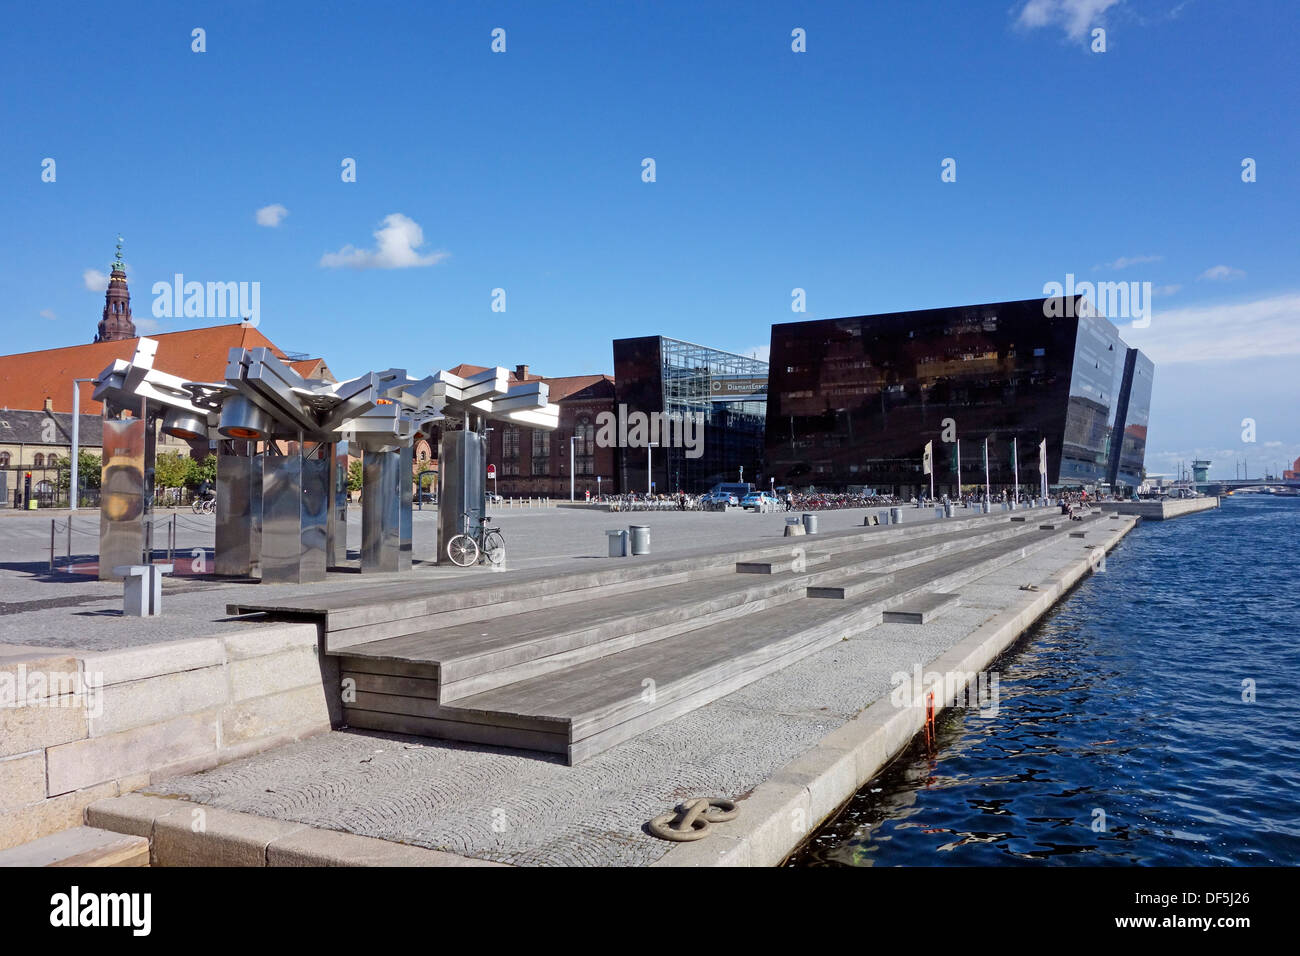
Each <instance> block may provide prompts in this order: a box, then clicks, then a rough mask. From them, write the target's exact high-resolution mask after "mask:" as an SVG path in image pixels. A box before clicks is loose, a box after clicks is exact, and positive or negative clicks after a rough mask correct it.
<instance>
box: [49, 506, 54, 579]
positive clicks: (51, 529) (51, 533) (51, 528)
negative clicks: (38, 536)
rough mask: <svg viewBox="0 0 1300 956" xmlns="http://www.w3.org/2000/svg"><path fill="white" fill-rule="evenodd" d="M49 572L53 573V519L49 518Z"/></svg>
mask: <svg viewBox="0 0 1300 956" xmlns="http://www.w3.org/2000/svg"><path fill="white" fill-rule="evenodd" d="M50 573H51V574H53V573H54V519H53V518H51V519H50Z"/></svg>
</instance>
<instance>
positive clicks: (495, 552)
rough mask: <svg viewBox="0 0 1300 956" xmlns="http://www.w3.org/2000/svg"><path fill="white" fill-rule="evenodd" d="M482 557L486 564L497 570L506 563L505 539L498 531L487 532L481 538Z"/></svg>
mask: <svg viewBox="0 0 1300 956" xmlns="http://www.w3.org/2000/svg"><path fill="white" fill-rule="evenodd" d="M483 557H485V558H487V560H488V564H490V565H492V566H493V567H494V568H499V567H501V565H503V564H505V563H506V539H505V535H503V534H502V533H501V532H500V531H496V530H493V531H489V532H488V533H487V535H486V536H485V537H484V538H483Z"/></svg>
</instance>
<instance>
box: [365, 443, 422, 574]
mask: <svg viewBox="0 0 1300 956" xmlns="http://www.w3.org/2000/svg"><path fill="white" fill-rule="evenodd" d="M410 569H411V451H410V448H408V447H405V446H403V447H399V448H396V449H394V450H391V451H366V452H365V453H364V454H363V456H362V462H361V570H362V571H363V572H365V571H409V570H410Z"/></svg>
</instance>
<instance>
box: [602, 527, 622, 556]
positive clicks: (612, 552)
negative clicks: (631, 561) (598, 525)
mask: <svg viewBox="0 0 1300 956" xmlns="http://www.w3.org/2000/svg"><path fill="white" fill-rule="evenodd" d="M605 534H606V536H607V537H608V538H609V556H610V557H611V558H626V557H627V532H626V531H623V530H621V529H620V530H618V531H606V532H605Z"/></svg>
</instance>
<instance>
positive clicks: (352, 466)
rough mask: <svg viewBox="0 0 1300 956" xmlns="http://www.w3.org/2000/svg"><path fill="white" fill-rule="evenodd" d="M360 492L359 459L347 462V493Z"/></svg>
mask: <svg viewBox="0 0 1300 956" xmlns="http://www.w3.org/2000/svg"><path fill="white" fill-rule="evenodd" d="M360 490H361V459H360V458H357V459H355V460H353V461H350V462H348V491H360Z"/></svg>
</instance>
